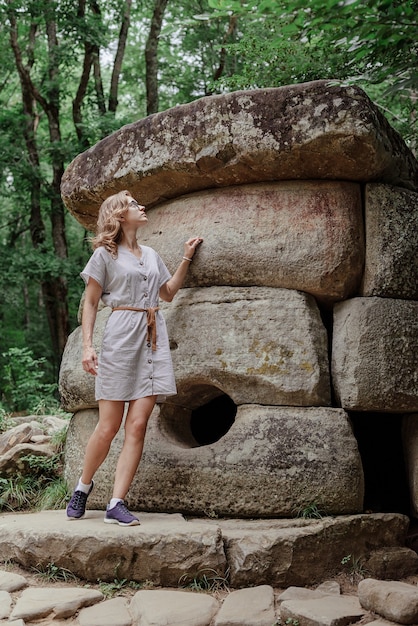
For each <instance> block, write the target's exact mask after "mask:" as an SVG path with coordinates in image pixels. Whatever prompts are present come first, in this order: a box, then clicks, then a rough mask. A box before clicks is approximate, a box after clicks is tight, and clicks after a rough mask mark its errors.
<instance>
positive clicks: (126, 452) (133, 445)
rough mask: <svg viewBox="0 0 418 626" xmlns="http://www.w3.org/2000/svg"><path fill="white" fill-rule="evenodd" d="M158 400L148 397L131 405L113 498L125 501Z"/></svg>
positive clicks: (127, 416) (126, 421) (154, 397)
mask: <svg viewBox="0 0 418 626" xmlns="http://www.w3.org/2000/svg"><path fill="white" fill-rule="evenodd" d="M156 399H157V397H156V396H148V397H146V398H139V399H138V400H132V401H131V402H130V403H129V409H128V413H127V415H126V420H125V440H124V443H123V447H122V450H121V453H120V455H119V459H118V463H117V465H116V473H115V484H114V487H113V496H112V497H113V498H121V499H122V500H124V499H125V496H126V494H127V493H128V489H129V487H130V486H131V483H132V480H133V478H134V476H135V472H136V470H137V469H138V465H139V462H140V460H141V456H142V450H143V447H144V439H145V432H146V430H147V424H148V420H149V417H150V415H151V413H152V410H153V408H154V406H155V402H156Z"/></svg>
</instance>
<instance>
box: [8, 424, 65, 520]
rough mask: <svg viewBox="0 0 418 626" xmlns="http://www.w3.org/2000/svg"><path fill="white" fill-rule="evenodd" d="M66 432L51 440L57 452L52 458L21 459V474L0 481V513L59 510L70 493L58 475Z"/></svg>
mask: <svg viewBox="0 0 418 626" xmlns="http://www.w3.org/2000/svg"><path fill="white" fill-rule="evenodd" d="M66 432H67V429H66V428H63V429H62V430H61V431H59V432H58V433H56V434H55V435H54V437H53V438H52V439H51V443H52V445H53V446H54V447H55V449H56V450H57V452H56V454H54V455H52V456H37V455H35V454H28V455H26V456H23V457H21V461H22V463H23V465H24V467H25V473H17V474H15V475H13V477H7V478H0V511H1V510H2V509H9V510H11V511H21V510H30V509H35V510H45V509H48V510H50V509H63V508H65V506H66V503H67V501H68V499H69V496H70V492H69V489H68V485H67V483H66V481H65V480H64V479H63V477H62V475H61V473H62V455H63V449H64V443H65V437H66Z"/></svg>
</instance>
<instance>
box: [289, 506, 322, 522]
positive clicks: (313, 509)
mask: <svg viewBox="0 0 418 626" xmlns="http://www.w3.org/2000/svg"><path fill="white" fill-rule="evenodd" d="M295 515H296V517H299V518H303V519H322V518H323V517H324V515H325V512H324V511H323V510H322V509H321V508H320V507H319V505H318V504H317V503H316V502H311V503H310V504H307V505H305V506H303V507H300V508H298V509H296V511H295Z"/></svg>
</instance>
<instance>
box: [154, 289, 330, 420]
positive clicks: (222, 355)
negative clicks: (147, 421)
mask: <svg viewBox="0 0 418 626" xmlns="http://www.w3.org/2000/svg"><path fill="white" fill-rule="evenodd" d="M162 310H163V311H164V316H165V318H166V322H167V328H168V333H169V337H170V344H171V347H172V357H173V364H174V370H175V373H176V382H177V388H178V395H177V396H176V397H174V398H170V403H171V404H177V405H179V406H183V407H189V408H196V407H197V406H201V405H202V404H203V403H204V402H203V401H202V400H201V398H202V393H203V397H205V398H206V400H205V402H208V401H209V399H210V398H211V397H212V398H215V397H217V396H219V395H220V392H223V393H225V394H227V395H229V396H230V397H231V398H232V400H233V401H234V402H235V403H236V404H238V405H239V404H248V403H256V404H270V405H273V404H277V405H287V406H317V405H321V406H323V405H328V404H329V403H330V387H329V371H328V354H327V336H326V331H325V328H324V325H323V323H322V320H321V317H320V314H319V310H318V307H317V305H316V302H315V300H314V299H313V298H312V297H311V296H309V295H307V294H303V293H300V292H297V291H292V290H289V289H272V288H268V287H247V288H239V287H236V288H228V287H208V288H203V289H182V290H181V292H180V293H179V294H178V295H177V297H176V299H175V300H174V302H172V303H170V304H169V305H168V304H163V305H162Z"/></svg>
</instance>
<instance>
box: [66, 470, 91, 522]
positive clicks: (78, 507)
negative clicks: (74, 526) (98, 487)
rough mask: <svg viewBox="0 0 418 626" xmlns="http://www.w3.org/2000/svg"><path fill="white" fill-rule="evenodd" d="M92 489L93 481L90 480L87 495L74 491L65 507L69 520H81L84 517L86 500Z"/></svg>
mask: <svg viewBox="0 0 418 626" xmlns="http://www.w3.org/2000/svg"><path fill="white" fill-rule="evenodd" d="M93 487H94V481H93V480H92V481H91V487H90V490H89V492H88V493H84V491H74V493H73V495H72V496H71V500H70V501H69V503H68V506H67V517H68V518H69V519H81V518H82V517H83V516H84V513H85V512H86V502H87V498H88V497H89V495H90V494H91V492H92V491H93Z"/></svg>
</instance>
